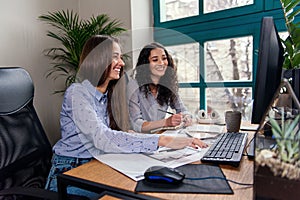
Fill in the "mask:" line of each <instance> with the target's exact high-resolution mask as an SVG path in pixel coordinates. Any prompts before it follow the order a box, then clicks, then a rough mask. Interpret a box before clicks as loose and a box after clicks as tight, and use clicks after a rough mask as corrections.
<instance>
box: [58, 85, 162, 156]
mask: <svg viewBox="0 0 300 200" xmlns="http://www.w3.org/2000/svg"><path fill="white" fill-rule="evenodd" d="M106 107H107V96H106V94H102V93H101V92H99V91H98V90H96V88H95V87H94V86H93V85H92V84H91V83H90V82H89V81H88V80H85V81H83V82H82V83H74V84H72V85H71V86H70V87H69V88H68V89H67V90H66V92H65V95H64V100H63V104H62V110H61V113H60V124H61V135H62V138H61V139H60V140H59V141H58V142H57V143H56V144H55V145H54V147H53V151H54V153H55V154H57V155H62V156H70V157H77V158H91V157H93V155H99V154H103V153H104V152H113V153H121V152H123V153H133V152H135V153H137V152H153V151H155V150H157V147H158V138H159V135H151V134H141V133H127V132H123V131H116V130H112V129H111V128H109V126H108V124H109V119H108V115H107V109H106Z"/></svg>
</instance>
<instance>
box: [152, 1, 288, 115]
mask: <svg viewBox="0 0 300 200" xmlns="http://www.w3.org/2000/svg"><path fill="white" fill-rule="evenodd" d="M278 1H279V0H238V1H237V0H233V1H232V0H153V11H154V25H155V27H159V28H161V29H164V30H165V32H164V31H158V32H155V33H154V36H155V40H156V41H158V42H160V43H162V44H163V45H165V46H166V48H167V49H168V50H169V52H170V54H171V55H172V56H173V57H174V60H175V61H176V65H177V71H178V81H179V87H180V89H179V93H180V96H181V97H182V99H183V101H184V102H185V105H186V106H187V107H188V109H189V110H190V111H191V112H195V113H196V112H197V110H199V109H206V110H210V109H214V110H215V111H216V112H218V113H219V115H221V116H223V114H224V112H225V111H226V110H230V109H236V110H240V111H241V112H242V113H243V118H244V120H250V119H251V112H252V111H251V103H252V95H253V89H254V83H255V73H256V64H257V56H258V54H257V51H258V47H259V35H260V25H261V19H262V17H263V16H273V18H274V20H275V23H276V25H277V28H278V30H279V31H285V25H284V21H283V18H282V17H283V16H282V12H281V7H280V4H279V3H278ZM172 31H174V32H176V33H177V34H166V33H167V32H168V33H169V32H172ZM179 34H181V35H182V36H181V37H179V36H178V35H179ZM181 38H189V39H187V40H184V39H181Z"/></svg>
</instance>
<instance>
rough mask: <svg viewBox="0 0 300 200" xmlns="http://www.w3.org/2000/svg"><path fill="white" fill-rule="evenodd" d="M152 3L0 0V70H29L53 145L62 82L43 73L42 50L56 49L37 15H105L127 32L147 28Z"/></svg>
mask: <svg viewBox="0 0 300 200" xmlns="http://www.w3.org/2000/svg"><path fill="white" fill-rule="evenodd" d="M151 2H152V0H109V1H108V0H0V5H1V6H0V19H1V20H0V27H1V29H0V38H1V43H0V67H3V66H21V67H23V68H25V69H26V70H27V71H29V73H30V74H31V76H32V79H33V81H34V85H35V100H34V105H35V107H36V110H37V113H38V115H39V117H40V119H41V122H42V124H43V126H44V129H45V131H46V133H47V135H48V138H49V140H50V142H51V143H52V144H54V143H55V142H56V141H57V140H58V139H59V138H60V127H59V112H60V109H61V102H62V96H61V95H53V94H52V92H53V91H54V89H55V88H57V86H59V85H62V84H63V83H61V82H59V81H58V82H56V83H54V82H53V80H52V79H49V78H48V79H46V77H45V74H46V72H47V71H48V70H49V69H51V65H50V62H51V61H50V60H48V58H46V56H44V54H43V50H45V49H47V48H51V47H55V46H57V45H58V43H57V42H56V41H54V40H53V39H51V38H49V37H47V36H46V31H47V30H48V29H49V28H50V27H49V26H48V25H46V24H44V23H43V22H41V21H39V20H38V19H37V18H38V16H40V15H42V14H46V13H47V12H48V11H51V12H52V11H56V10H61V9H64V10H66V9H69V10H73V11H75V12H78V13H79V14H80V16H81V17H82V18H89V17H90V16H92V15H93V14H94V15H98V14H100V13H106V14H108V15H109V16H111V18H117V19H120V20H121V21H122V22H123V24H124V27H125V28H127V29H128V30H129V31H130V30H132V29H134V28H132V27H134V26H139V27H143V26H144V27H147V26H149V24H151V17H150V16H149V15H150V13H151V10H150V8H149V6H150V5H151ZM136 9H138V10H136ZM139 20H140V21H139ZM138 21H139V22H138ZM135 37H136V38H137V39H134V40H133V41H139V40H140V39H139V38H143V39H142V41H144V42H145V41H147V40H148V39H144V38H145V37H146V36H145V34H143V35H136V36H135ZM150 38H151V37H150ZM128 44H129V45H128V46H129V47H130V48H131V45H136V44H135V43H134V44H132V42H129V43H128ZM138 45H139V43H138ZM134 48H136V47H134ZM127 51H129V50H127ZM20 87H22V86H20Z"/></svg>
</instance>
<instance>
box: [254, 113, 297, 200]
mask: <svg viewBox="0 0 300 200" xmlns="http://www.w3.org/2000/svg"><path fill="white" fill-rule="evenodd" d="M282 110H283V109H282ZM268 121H269V123H270V127H271V130H272V133H273V139H269V140H274V146H273V148H272V147H271V148H269V149H263V148H262V149H260V148H261V147H262V146H264V145H265V143H268V141H267V139H266V138H256V155H255V173H254V187H255V189H254V191H255V197H256V198H257V199H259V198H264V199H265V198H267V199H299V196H300V190H299V188H300V151H299V150H300V147H299V142H300V129H299V121H300V115H299V113H298V115H296V116H293V117H291V118H286V116H285V115H284V112H282V113H281V119H280V120H279V121H278V120H275V119H274V118H271V117H269V118H268ZM257 137H258V136H257Z"/></svg>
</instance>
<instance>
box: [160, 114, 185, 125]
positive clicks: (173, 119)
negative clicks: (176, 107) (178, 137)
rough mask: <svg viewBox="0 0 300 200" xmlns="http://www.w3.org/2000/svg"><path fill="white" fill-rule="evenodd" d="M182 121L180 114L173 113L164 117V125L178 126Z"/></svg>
mask: <svg viewBox="0 0 300 200" xmlns="http://www.w3.org/2000/svg"><path fill="white" fill-rule="evenodd" d="M181 122H182V114H174V115H172V116H170V117H168V118H167V119H166V122H165V125H164V126H178V125H180V124H181Z"/></svg>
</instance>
